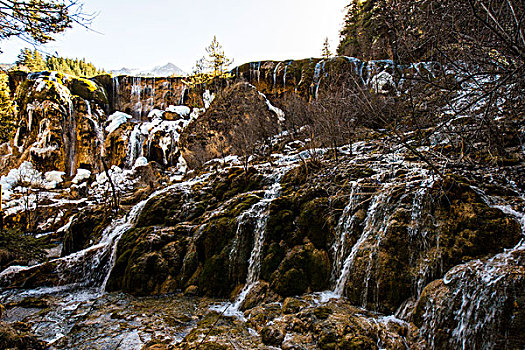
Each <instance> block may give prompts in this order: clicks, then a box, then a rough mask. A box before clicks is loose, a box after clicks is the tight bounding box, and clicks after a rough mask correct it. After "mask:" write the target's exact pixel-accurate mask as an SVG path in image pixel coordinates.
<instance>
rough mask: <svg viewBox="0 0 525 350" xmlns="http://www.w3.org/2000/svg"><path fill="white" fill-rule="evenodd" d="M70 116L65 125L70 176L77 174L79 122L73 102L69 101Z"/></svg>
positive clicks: (67, 166) (67, 171)
mask: <svg viewBox="0 0 525 350" xmlns="http://www.w3.org/2000/svg"><path fill="white" fill-rule="evenodd" d="M68 104H69V107H68V116H67V119H66V120H65V123H64V124H65V125H64V131H65V132H64V144H65V145H66V147H67V148H66V152H67V153H66V164H65V165H66V173H67V174H68V175H69V176H73V175H75V172H76V170H77V169H76V149H77V122H76V116H75V109H74V107H73V101H72V100H68Z"/></svg>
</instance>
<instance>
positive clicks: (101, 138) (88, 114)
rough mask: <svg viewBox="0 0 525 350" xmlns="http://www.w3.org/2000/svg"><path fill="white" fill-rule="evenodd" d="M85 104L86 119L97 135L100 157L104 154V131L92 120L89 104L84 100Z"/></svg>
mask: <svg viewBox="0 0 525 350" xmlns="http://www.w3.org/2000/svg"><path fill="white" fill-rule="evenodd" d="M84 102H85V103H86V118H87V119H88V120H89V121H90V122H91V123H92V124H93V130H94V131H95V133H96V134H97V148H98V155H99V156H102V155H103V153H104V129H103V128H101V127H100V124H99V123H98V122H97V121H96V120H95V119H94V118H93V114H92V112H91V103H90V102H89V101H88V100H84Z"/></svg>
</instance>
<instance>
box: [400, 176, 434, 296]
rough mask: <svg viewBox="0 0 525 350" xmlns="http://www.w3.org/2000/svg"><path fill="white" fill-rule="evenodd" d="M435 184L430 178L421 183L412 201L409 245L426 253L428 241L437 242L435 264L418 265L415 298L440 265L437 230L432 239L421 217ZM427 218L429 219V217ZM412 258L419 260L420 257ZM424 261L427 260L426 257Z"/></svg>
mask: <svg viewBox="0 0 525 350" xmlns="http://www.w3.org/2000/svg"><path fill="white" fill-rule="evenodd" d="M435 182H436V181H435V179H434V178H432V177H430V178H427V179H425V180H423V181H421V183H420V185H419V189H418V190H417V191H416V192H415V193H414V199H413V200H412V207H411V217H410V225H409V226H408V236H409V239H410V241H411V243H413V244H415V245H417V246H418V247H419V249H417V250H418V251H420V252H425V251H428V248H429V246H431V244H432V243H433V242H431V241H430V240H432V241H436V242H437V249H436V250H435V256H434V257H433V260H435V262H434V263H427V264H420V267H419V270H418V273H417V277H416V279H415V280H414V291H415V295H416V297H419V296H420V295H421V292H423V289H424V288H425V286H426V285H427V283H429V282H430V279H431V277H432V275H433V273H434V272H435V271H434V270H436V269H437V268H439V266H440V264H437V261H439V260H440V254H441V251H440V249H439V239H440V237H439V230H437V232H438V234H437V236H436V237H434V236H433V235H431V234H430V233H429V232H428V228H427V229H424V226H425V216H424V215H423V211H424V209H425V203H428V202H429V201H431V200H432V198H431V193H430V191H431V189H432V187H433V186H434V184H435ZM429 218H430V219H431V217H429ZM414 258H420V256H417V257H414ZM414 258H412V260H413V261H412V264H414V265H415V264H416V263H417V261H416V260H417V259H414ZM426 259H428V257H427V258H426Z"/></svg>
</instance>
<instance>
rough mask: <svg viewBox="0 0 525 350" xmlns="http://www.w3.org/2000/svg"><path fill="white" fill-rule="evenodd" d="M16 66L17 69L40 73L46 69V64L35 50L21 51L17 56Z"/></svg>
mask: <svg viewBox="0 0 525 350" xmlns="http://www.w3.org/2000/svg"><path fill="white" fill-rule="evenodd" d="M16 64H17V66H18V68H19V69H24V70H29V71H41V70H45V69H46V63H45V61H44V59H43V58H42V56H41V55H40V53H39V52H38V51H37V50H35V51H32V50H30V49H22V50H21V51H20V54H19V55H18V60H17V61H16Z"/></svg>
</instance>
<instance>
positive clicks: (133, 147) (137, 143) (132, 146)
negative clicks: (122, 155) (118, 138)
mask: <svg viewBox="0 0 525 350" xmlns="http://www.w3.org/2000/svg"><path fill="white" fill-rule="evenodd" d="M141 127H142V124H141V123H139V124H136V125H135V127H134V128H133V130H132V131H131V134H130V135H129V140H128V156H127V160H126V163H127V165H128V167H130V168H131V167H133V165H134V164H135V161H136V160H137V159H138V158H141V157H144V141H145V140H146V136H145V135H144V134H143V133H142V130H141Z"/></svg>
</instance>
